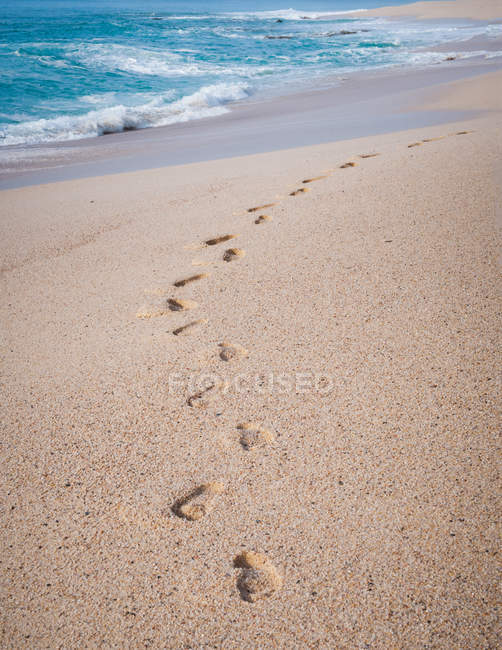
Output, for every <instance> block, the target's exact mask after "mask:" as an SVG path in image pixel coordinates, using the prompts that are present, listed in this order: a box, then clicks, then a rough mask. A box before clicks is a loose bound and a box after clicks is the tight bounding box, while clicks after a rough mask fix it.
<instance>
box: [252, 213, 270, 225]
mask: <svg viewBox="0 0 502 650" xmlns="http://www.w3.org/2000/svg"><path fill="white" fill-rule="evenodd" d="M267 221H272V217H269V215H268V214H260V216H259V217H258V218H257V219H255V221H254V222H255V223H256V224H260V223H266V222H267Z"/></svg>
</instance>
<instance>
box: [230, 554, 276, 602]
mask: <svg viewBox="0 0 502 650" xmlns="http://www.w3.org/2000/svg"><path fill="white" fill-rule="evenodd" d="M234 567H235V568H237V569H242V573H241V575H240V576H239V579H238V580H237V588H238V590H239V591H240V594H241V598H242V599H243V600H247V601H248V602H250V603H254V602H256V601H257V600H260V599H261V598H268V597H269V596H272V594H274V593H275V592H276V591H277V590H278V589H280V588H281V586H282V577H281V576H280V575H279V572H278V571H277V569H276V568H275V567H274V565H273V564H272V562H270V560H269V559H268V558H267V556H266V555H263V554H262V553H255V552H254V551H244V552H242V553H239V555H238V556H237V557H236V558H235V559H234Z"/></svg>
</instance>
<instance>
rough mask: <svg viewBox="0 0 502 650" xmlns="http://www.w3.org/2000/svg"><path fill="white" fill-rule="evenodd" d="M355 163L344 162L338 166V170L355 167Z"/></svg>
mask: <svg viewBox="0 0 502 650" xmlns="http://www.w3.org/2000/svg"><path fill="white" fill-rule="evenodd" d="M356 165H357V163H355V162H346V163H343V165H340V169H347V167H355V166H356Z"/></svg>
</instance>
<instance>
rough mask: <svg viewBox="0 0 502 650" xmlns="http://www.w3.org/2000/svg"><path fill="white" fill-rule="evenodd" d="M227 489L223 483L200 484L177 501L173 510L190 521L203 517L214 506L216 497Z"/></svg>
mask: <svg viewBox="0 0 502 650" xmlns="http://www.w3.org/2000/svg"><path fill="white" fill-rule="evenodd" d="M224 489H225V486H224V485H223V483H220V482H213V483H206V484H205V485H200V486H199V487H198V488H196V489H195V490H194V491H193V492H191V493H190V494H189V495H188V496H186V497H184V498H183V499H180V500H179V501H177V502H176V503H175V504H174V506H173V510H174V512H175V513H176V514H177V515H178V516H179V517H184V518H185V519H189V520H190V521H197V520H198V519H202V517H204V516H205V515H207V514H208V513H209V512H211V510H212V509H213V508H214V505H215V501H216V497H217V496H218V495H220V494H221V493H222V492H223V491H224Z"/></svg>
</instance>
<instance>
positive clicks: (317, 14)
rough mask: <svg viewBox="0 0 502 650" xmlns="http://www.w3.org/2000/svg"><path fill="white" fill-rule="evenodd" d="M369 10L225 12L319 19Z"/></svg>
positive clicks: (282, 18) (236, 15)
mask: <svg viewBox="0 0 502 650" xmlns="http://www.w3.org/2000/svg"><path fill="white" fill-rule="evenodd" d="M364 11H367V9H362V8H361V9H350V10H348V11H323V12H316V11H302V10H301V9H293V8H289V9H277V10H274V11H249V12H247V11H246V12H244V11H243V12H230V13H227V14H223V15H226V16H229V17H231V18H238V19H243V18H259V19H266V18H275V19H281V20H319V19H322V18H330V17H331V16H342V15H344V14H352V13H360V12H364Z"/></svg>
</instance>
